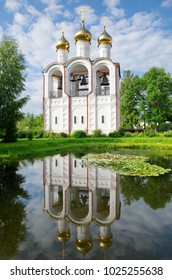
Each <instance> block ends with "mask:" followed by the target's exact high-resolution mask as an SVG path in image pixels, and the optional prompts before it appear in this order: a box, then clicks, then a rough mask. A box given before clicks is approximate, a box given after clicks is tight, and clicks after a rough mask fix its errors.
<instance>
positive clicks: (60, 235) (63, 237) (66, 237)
mask: <svg viewBox="0 0 172 280" xmlns="http://www.w3.org/2000/svg"><path fill="white" fill-rule="evenodd" d="M57 239H58V240H59V241H61V242H66V241H68V240H69V239H70V231H69V230H68V231H66V232H58V234H57Z"/></svg>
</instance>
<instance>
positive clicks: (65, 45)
mask: <svg viewBox="0 0 172 280" xmlns="http://www.w3.org/2000/svg"><path fill="white" fill-rule="evenodd" d="M69 47H70V45H69V42H68V41H67V40H66V38H65V37H64V32H62V36H61V38H60V39H59V40H58V42H57V45H56V50H58V49H64V50H68V51H69Z"/></svg>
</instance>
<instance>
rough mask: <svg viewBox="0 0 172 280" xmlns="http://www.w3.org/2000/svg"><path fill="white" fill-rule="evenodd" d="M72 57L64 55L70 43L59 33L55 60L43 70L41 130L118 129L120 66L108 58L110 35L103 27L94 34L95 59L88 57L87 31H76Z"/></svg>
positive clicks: (108, 130)
mask: <svg viewBox="0 0 172 280" xmlns="http://www.w3.org/2000/svg"><path fill="white" fill-rule="evenodd" d="M74 39H75V43H76V56H75V57H73V58H70V59H69V58H68V53H69V49H70V44H69V42H68V41H67V40H66V38H65V37H64V32H62V36H61V38H60V39H59V40H58V42H57V45H56V51H57V61H56V62H52V63H50V64H49V65H48V66H47V67H46V68H45V69H44V71H43V115H44V129H45V130H47V131H52V132H56V133H60V132H65V133H72V132H74V131H76V130H84V131H86V132H87V133H88V134H91V133H93V131H94V130H97V129H101V130H102V132H103V133H105V134H108V133H109V132H112V131H117V130H118V129H119V123H120V96H119V80H120V65H119V63H114V62H113V61H112V60H111V58H110V57H111V48H112V37H111V36H110V35H109V34H108V33H107V31H106V27H105V26H104V30H103V32H102V33H101V35H100V36H99V37H98V39H97V40H98V47H97V53H98V54H99V57H97V58H96V59H95V60H92V59H91V58H90V47H91V39H92V35H91V33H90V32H89V31H88V30H87V29H86V28H85V24H84V19H82V27H81V29H80V30H79V31H78V32H76V34H75V36H74Z"/></svg>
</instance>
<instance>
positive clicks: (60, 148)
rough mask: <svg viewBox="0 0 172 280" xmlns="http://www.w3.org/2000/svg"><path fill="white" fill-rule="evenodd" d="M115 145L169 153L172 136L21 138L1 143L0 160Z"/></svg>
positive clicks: (171, 150) (106, 147)
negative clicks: (12, 141) (14, 141)
mask: <svg viewBox="0 0 172 280" xmlns="http://www.w3.org/2000/svg"><path fill="white" fill-rule="evenodd" d="M117 148H130V149H151V150H154V151H162V150H163V151H165V150H167V151H168V153H171V154H172V138H170V137H169V138H168V137H167V138H165V137H152V138H148V137H143V138H141V137H129V138H126V137H121V138H109V137H105V138H91V137H90V138H89V137H87V138H79V139H75V138H56V139H33V140H27V139H20V140H18V141H17V142H16V143H9V144H6V143H1V142H0V160H1V161H2V160H7V159H8V160H9V159H17V160H20V159H31V158H41V157H44V156H46V155H53V154H56V153H60V154H66V153H70V152H71V153H74V154H77V153H78V154H79V153H82V152H83V153H85V152H90V151H93V150H95V151H102V152H105V151H108V150H113V149H117Z"/></svg>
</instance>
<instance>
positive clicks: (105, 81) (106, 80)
mask: <svg viewBox="0 0 172 280" xmlns="http://www.w3.org/2000/svg"><path fill="white" fill-rule="evenodd" d="M100 85H101V86H109V81H108V78H107V76H106V74H104V75H103V79H102V82H101V84H100Z"/></svg>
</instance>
